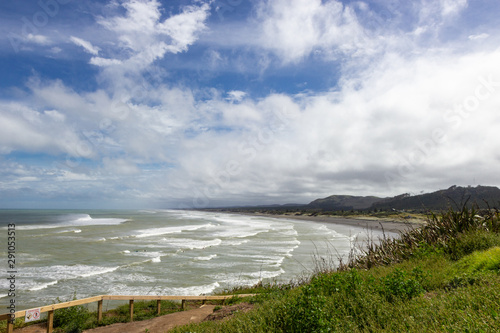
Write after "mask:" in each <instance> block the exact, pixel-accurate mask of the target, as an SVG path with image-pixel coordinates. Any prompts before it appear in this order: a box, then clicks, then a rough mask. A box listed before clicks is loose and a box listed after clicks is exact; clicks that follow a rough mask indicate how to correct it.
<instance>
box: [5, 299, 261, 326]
mask: <svg viewBox="0 0 500 333" xmlns="http://www.w3.org/2000/svg"><path fill="white" fill-rule="evenodd" d="M252 307H253V306H252V305H250V304H246V303H241V304H236V305H233V306H227V307H223V308H222V309H220V310H218V311H217V312H215V313H214V308H215V305H202V306H201V307H200V308H197V309H193V310H188V311H182V312H175V313H171V314H168V315H164V316H161V317H156V318H153V319H148V320H144V321H134V322H132V323H118V324H113V325H108V326H102V327H98V328H94V329H91V330H86V331H84V333H144V332H146V329H148V332H149V333H164V332H168V331H169V330H171V329H172V328H174V327H177V326H181V325H185V324H189V323H199V322H202V321H204V320H222V319H224V318H227V317H229V316H231V315H232V314H233V313H234V312H238V311H243V312H246V311H248V310H250V309H251V308H252ZM45 332H47V328H46V325H45V324H38V325H32V326H28V327H25V328H21V329H16V330H14V333H45Z"/></svg>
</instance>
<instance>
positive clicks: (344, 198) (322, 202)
mask: <svg viewBox="0 0 500 333" xmlns="http://www.w3.org/2000/svg"><path fill="white" fill-rule="evenodd" d="M380 200H383V199H382V198H379V197H358V196H353V195H331V196H329V197H327V198H323V199H316V200H314V201H312V202H310V203H309V204H308V205H307V206H306V207H307V208H309V209H321V210H351V209H365V208H369V207H370V206H372V205H373V204H374V203H375V202H377V201H380Z"/></svg>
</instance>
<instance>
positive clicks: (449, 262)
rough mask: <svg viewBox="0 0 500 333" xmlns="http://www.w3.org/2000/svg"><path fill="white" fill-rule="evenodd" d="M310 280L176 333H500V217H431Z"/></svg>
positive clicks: (265, 291) (271, 288)
mask: <svg viewBox="0 0 500 333" xmlns="http://www.w3.org/2000/svg"><path fill="white" fill-rule="evenodd" d="M317 260H322V263H321V262H320V263H318V265H317V267H319V268H321V271H318V272H317V273H316V274H315V275H314V276H313V277H312V278H311V279H310V280H309V281H307V282H306V283H303V284H300V285H297V284H295V283H292V284H284V285H276V284H270V285H267V286H263V285H262V284H261V285H259V286H256V287H255V288H254V289H252V288H250V289H247V290H241V288H240V290H239V291H241V292H257V291H259V292H261V293H260V294H259V296H257V297H255V298H253V299H252V302H254V303H255V304H256V305H257V306H256V308H255V309H254V310H253V311H250V312H248V313H246V314H243V313H241V314H236V315H234V316H233V317H232V318H231V319H230V320H226V321H220V322H205V323H202V324H198V325H188V326H184V327H179V328H177V329H175V330H174V332H498V331H500V310H499V309H500V213H499V212H498V211H483V212H481V214H478V213H477V212H475V211H474V210H469V209H467V208H466V207H465V206H464V208H463V209H461V210H460V211H451V210H450V211H448V212H446V213H443V214H441V215H440V216H436V215H432V216H431V217H430V219H429V222H428V224H427V225H426V226H424V227H422V228H419V229H415V230H412V231H408V232H406V233H404V234H402V235H401V238H400V239H384V240H382V241H381V242H380V243H379V244H378V245H376V244H375V242H372V243H370V244H368V247H367V248H366V250H365V252H364V253H363V254H362V255H359V256H355V255H354V254H353V255H352V256H351V257H350V258H349V260H348V261H347V262H345V263H342V262H341V263H340V265H338V266H337V267H326V266H325V265H324V264H323V263H330V262H332V260H330V259H329V258H321V257H317Z"/></svg>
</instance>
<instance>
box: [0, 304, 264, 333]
mask: <svg viewBox="0 0 500 333" xmlns="http://www.w3.org/2000/svg"><path fill="white" fill-rule="evenodd" d="M249 296H255V294H240V295H224V296H113V295H101V296H94V297H89V298H83V299H79V300H74V301H69V302H64V303H57V304H52V305H46V306H42V307H40V313H44V312H48V315H47V333H52V329H53V321H54V311H55V310H57V309H64V308H70V307H72V306H77V305H83V304H88V303H94V302H97V321H98V322H101V321H102V303H103V301H105V300H110V301H129V305H130V321H133V320H134V300H141V301H156V302H157V303H156V307H157V314H160V311H161V301H167V300H168V301H181V306H182V308H183V309H184V308H185V304H186V301H202V302H205V301H212V300H222V301H224V300H226V299H228V298H232V297H249ZM26 311H28V310H22V311H16V312H15V313H14V316H15V318H21V317H24V316H25V315H26ZM12 319H13V318H12V315H11V314H10V313H6V314H2V315H0V321H3V320H7V333H12V332H13V331H14V324H13V320H12Z"/></svg>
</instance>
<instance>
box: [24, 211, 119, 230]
mask: <svg viewBox="0 0 500 333" xmlns="http://www.w3.org/2000/svg"><path fill="white" fill-rule="evenodd" d="M64 219H65V220H64V221H62V222H60V223H53V224H31V225H21V226H16V229H20V230H37V229H53V228H66V227H84V226H99V225H118V224H121V223H123V222H126V221H127V220H126V219H119V218H92V217H91V216H90V215H88V214H82V215H69V216H65V217H64Z"/></svg>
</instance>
